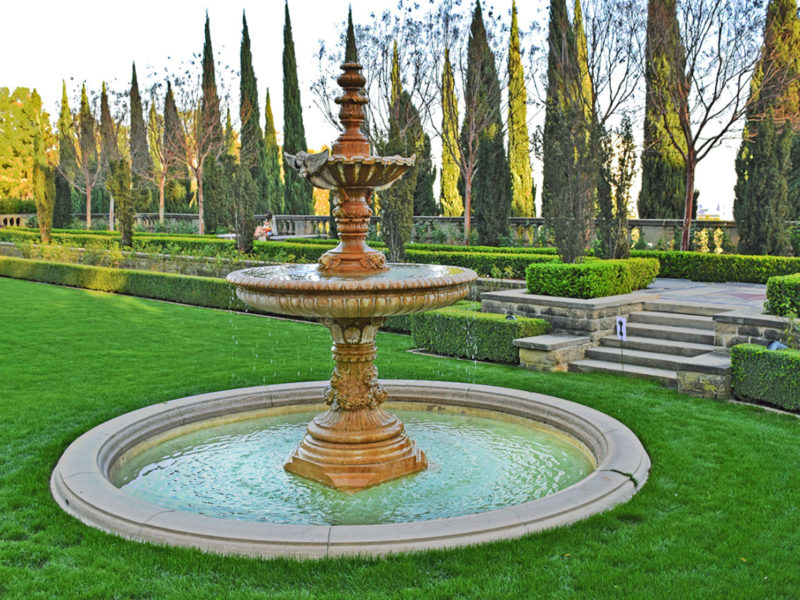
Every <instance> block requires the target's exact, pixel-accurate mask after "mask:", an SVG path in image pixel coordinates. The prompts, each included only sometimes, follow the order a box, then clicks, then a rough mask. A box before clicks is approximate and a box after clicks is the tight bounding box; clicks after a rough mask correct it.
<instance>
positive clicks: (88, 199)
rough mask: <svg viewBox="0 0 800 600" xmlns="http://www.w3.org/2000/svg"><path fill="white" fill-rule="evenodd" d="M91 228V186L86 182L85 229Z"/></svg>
mask: <svg viewBox="0 0 800 600" xmlns="http://www.w3.org/2000/svg"><path fill="white" fill-rule="evenodd" d="M91 228H92V186H91V185H89V183H88V182H87V183H86V229H91Z"/></svg>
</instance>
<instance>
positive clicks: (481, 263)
mask: <svg viewBox="0 0 800 600" xmlns="http://www.w3.org/2000/svg"><path fill="white" fill-rule="evenodd" d="M406 260H407V261H408V262H415V263H426V264H436V265H453V266H456V267H466V268H468V269H472V270H473V271H475V272H476V273H477V274H478V275H479V276H481V277H491V276H492V269H499V270H500V272H501V273H502V275H503V276H504V277H509V278H512V279H523V278H524V277H525V270H526V269H527V268H528V265H530V264H533V263H553V262H558V261H560V260H561V259H560V258H559V257H558V256H550V255H546V254H513V253H508V254H506V253H501V252H434V251H425V250H406Z"/></svg>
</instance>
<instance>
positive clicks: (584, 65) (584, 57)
mask: <svg viewBox="0 0 800 600" xmlns="http://www.w3.org/2000/svg"><path fill="white" fill-rule="evenodd" d="M572 28H573V30H574V31H575V56H576V58H577V60H578V73H579V76H580V99H581V100H582V101H583V103H584V106H585V108H584V114H585V115H586V122H587V123H588V122H591V121H592V120H594V90H593V89H592V76H591V74H590V73H589V49H588V44H587V43H586V32H585V31H584V29H583V10H582V9H581V0H575V21H574V23H573V25H572ZM587 135H589V133H588V132H587Z"/></svg>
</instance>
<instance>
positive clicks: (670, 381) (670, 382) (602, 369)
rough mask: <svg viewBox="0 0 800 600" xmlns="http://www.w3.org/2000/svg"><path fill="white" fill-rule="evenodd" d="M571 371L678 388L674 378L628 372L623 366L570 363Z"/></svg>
mask: <svg viewBox="0 0 800 600" xmlns="http://www.w3.org/2000/svg"><path fill="white" fill-rule="evenodd" d="M569 370H570V372H572V373H613V374H615V375H624V376H625V377H636V378H638V379H649V380H651V381H660V382H661V383H663V384H664V385H666V386H668V387H677V385H678V384H677V380H676V379H675V378H673V377H667V376H658V375H656V376H653V375H648V374H645V373H636V372H634V371H631V370H626V369H623V368H622V367H621V365H616V364H614V363H608V365H603V366H595V367H585V366H583V365H579V364H576V363H570V365H569Z"/></svg>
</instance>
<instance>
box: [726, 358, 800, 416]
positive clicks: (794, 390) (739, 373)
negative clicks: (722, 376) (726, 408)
mask: <svg viewBox="0 0 800 600" xmlns="http://www.w3.org/2000/svg"><path fill="white" fill-rule="evenodd" d="M731 377H732V379H731V383H732V385H733V393H734V395H735V396H736V397H737V398H740V399H742V400H749V401H751V402H763V403H765V404H770V405H773V406H777V407H780V408H784V409H788V410H800V350H791V349H789V350H767V349H766V348H765V347H764V346H757V345H755V344H741V345H739V346H734V347H733V348H731Z"/></svg>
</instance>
